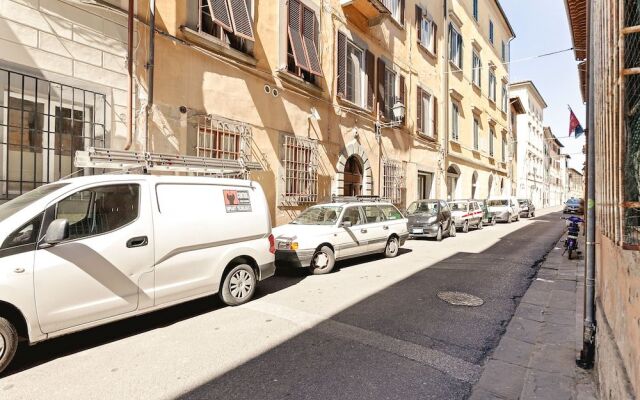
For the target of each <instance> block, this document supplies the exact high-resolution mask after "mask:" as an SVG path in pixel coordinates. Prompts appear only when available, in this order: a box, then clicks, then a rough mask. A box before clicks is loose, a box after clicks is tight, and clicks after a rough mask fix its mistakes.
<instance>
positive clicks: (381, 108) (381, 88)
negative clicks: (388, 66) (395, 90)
mask: <svg viewBox="0 0 640 400" xmlns="http://www.w3.org/2000/svg"><path fill="white" fill-rule="evenodd" d="M376 74H377V75H378V109H379V110H378V111H379V112H380V114H382V115H385V114H384V111H385V104H384V80H385V65H384V61H383V60H382V58H380V57H378V65H377V66H376Z"/></svg>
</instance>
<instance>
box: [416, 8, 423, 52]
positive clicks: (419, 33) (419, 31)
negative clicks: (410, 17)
mask: <svg viewBox="0 0 640 400" xmlns="http://www.w3.org/2000/svg"><path fill="white" fill-rule="evenodd" d="M416 32H417V33H416V34H417V39H418V43H420V42H421V41H422V8H420V6H419V5H417V4H416Z"/></svg>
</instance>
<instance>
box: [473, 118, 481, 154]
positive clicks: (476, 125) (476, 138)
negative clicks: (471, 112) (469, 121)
mask: <svg viewBox="0 0 640 400" xmlns="http://www.w3.org/2000/svg"><path fill="white" fill-rule="evenodd" d="M479 148H480V121H478V119H477V118H475V117H474V118H473V149H474V150H478V149H479Z"/></svg>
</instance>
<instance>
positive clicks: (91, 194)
mask: <svg viewBox="0 0 640 400" xmlns="http://www.w3.org/2000/svg"><path fill="white" fill-rule="evenodd" d="M139 199H140V186H139V185H135V184H124V185H108V186H99V187H94V188H91V189H87V190H83V191H81V192H77V193H74V194H72V195H71V196H69V197H67V198H66V199H64V200H62V201H60V202H59V203H58V204H57V205H56V206H55V207H56V216H55V218H56V219H58V218H64V219H66V220H68V221H69V239H81V238H84V237H89V236H94V235H100V234H103V233H107V232H110V231H113V230H116V229H118V228H121V227H123V226H125V225H127V224H129V223H131V222H133V221H134V220H136V219H137V218H138V207H139V203H140V200H139Z"/></svg>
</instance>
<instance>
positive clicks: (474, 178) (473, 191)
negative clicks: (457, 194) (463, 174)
mask: <svg viewBox="0 0 640 400" xmlns="http://www.w3.org/2000/svg"><path fill="white" fill-rule="evenodd" d="M477 187H478V171H473V175H472V176H471V198H472V199H475V198H476V189H477Z"/></svg>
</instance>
